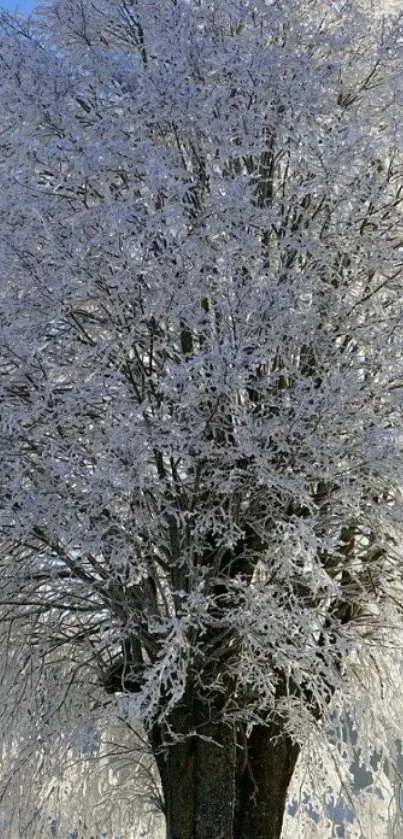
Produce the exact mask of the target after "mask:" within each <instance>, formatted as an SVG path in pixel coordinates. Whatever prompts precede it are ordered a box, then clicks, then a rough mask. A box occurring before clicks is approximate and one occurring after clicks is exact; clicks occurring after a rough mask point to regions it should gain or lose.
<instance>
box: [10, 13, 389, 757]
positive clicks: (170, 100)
mask: <svg viewBox="0 0 403 839" xmlns="http://www.w3.org/2000/svg"><path fill="white" fill-rule="evenodd" d="M400 26H401V24H400V21H399V19H397V20H394V19H385V20H383V21H382V22H381V23H379V25H378V23H377V21H375V19H374V20H372V19H371V18H370V17H369V16H368V14H367V12H366V10H365V7H364V6H363V5H360V4H354V8H353V7H352V6H351V7H350V5H349V4H345V5H344V6H343V7H342V9H340V8H339V7H338V5H337V4H334V5H332V4H329V5H327V4H326V8H324V4H323V3H322V2H319V0H318V2H316V0H312V2H306V0H305V1H303V0H298V2H297V3H295V2H293V3H288V2H286V3H285V4H283V7H282V8H281V9H280V7H279V5H278V4H276V3H273V4H268V3H266V2H263V0H261V2H260V0H257V2H256V3H254V4H249V3H245V2H237V1H236V0H234V2H232V3H228V2H224V0H223V2H221V0H216V2H213V3H211V4H206V3H204V2H193V0H187V1H186V2H185V0H179V2H177V3H172V2H168V0H159V2H158V3H156V2H155V3H154V2H147V3H143V2H141V1H140V2H137V3H134V4H129V3H124V2H117V0H113V2H111V0H109V2H103V0H97V2H92V3H89V2H88V3H87V2H86V0H80V3H78V2H76V0H68V2H65V0H63V2H57V0H55V2H49V3H47V4H46V6H45V7H43V8H42V9H41V10H40V11H39V12H38V14H37V15H36V17H34V19H33V21H32V22H30V23H22V22H21V21H16V20H15V19H14V18H10V17H8V16H6V15H5V14H3V15H2V29H1V52H0V55H1V63H2V77H3V79H4V82H3V83H2V91H1V97H2V103H1V108H2V134H1V139H0V148H1V162H0V167H1V168H0V173H1V182H2V190H1V198H0V250H1V264H2V285H1V292H0V293H1V314H0V324H1V383H0V388H1V421H2V436H1V458H2V490H1V492H2V505H1V519H0V533H1V540H2V555H1V583H0V606H1V618H2V621H3V622H4V625H5V626H10V634H9V635H7V633H6V634H5V638H6V641H5V644H6V642H7V644H11V643H12V644H15V643H16V639H17V637H18V633H16V630H15V627H16V626H18V622H19V621H20V622H21V624H20V625H21V627H22V630H21V631H22V633H23V637H24V645H25V646H26V647H27V656H26V658H24V659H23V660H22V663H21V669H20V671H19V672H16V673H15V679H16V683H15V684H16V685H18V684H19V680H20V679H23V680H24V679H26V678H28V675H27V674H28V673H29V667H30V666H31V665H30V661H31V660H35V661H40V662H41V667H43V670H44V672H46V671H47V668H49V667H54V666H55V656H56V661H60V662H63V668H64V667H67V672H68V674H69V675H68V678H69V680H70V685H71V690H72V691H74V689H75V685H76V684H80V686H81V687H80V690H81V689H82V690H84V693H85V691H86V688H85V684H87V685H91V686H92V688H93V689H94V691H95V694H96V695H97V696H98V694H97V693H96V691H99V690H101V688H102V687H103V688H104V690H103V692H102V696H103V697H104V701H105V702H110V701H111V694H125V695H127V697H126V699H127V701H126V699H125V700H124V701H125V707H126V711H125V713H126V718H127V720H129V721H130V722H135V723H136V725H137V724H138V723H139V722H140V723H141V724H143V725H144V726H145V727H146V729H147V731H148V732H149V733H150V736H151V737H153V736H154V735H153V734H152V732H154V733H155V731H156V730H157V729H158V732H159V733H158V737H159V743H160V747H159V748H161V749H162V748H165V746H166V745H167V744H169V743H170V744H173V743H176V742H179V741H180V739H181V737H182V735H183V731H182V732H181V731H178V730H176V729H175V725H176V722H175V720H176V717H175V713H176V712H177V711H178V709H179V711H178V713H179V714H180V713H181V711H180V709H181V708H183V706H186V704H187V703H188V701H189V697H190V696H191V697H192V698H193V699H192V701H193V700H194V701H195V702H196V704H197V703H199V704H200V707H201V708H204V709H208V713H207V712H206V713H207V717H208V719H209V720H210V721H213V722H214V723H216V722H217V724H218V722H219V721H222V720H224V721H225V722H226V724H228V726H233V727H236V734H235V736H236V737H238V732H241V733H242V736H243V735H245V733H247V734H248V735H249V733H250V731H251V730H252V728H253V726H256V725H259V724H262V725H265V726H270V725H272V724H273V725H278V723H279V720H281V725H282V726H283V727H284V729H285V730H287V732H288V733H289V734H290V735H291V736H292V737H293V738H294V739H297V740H298V742H300V743H302V742H304V739H306V737H307V732H308V731H310V729H311V727H312V726H313V727H315V726H318V725H320V726H324V727H325V728H326V720H328V719H329V718H330V719H332V718H333V717H332V715H334V713H336V712H337V709H338V708H339V707H340V706H341V705H342V704H343V703H344V704H347V705H348V702H349V696H350V695H353V694H351V691H352V690H353V688H351V678H350V675H351V672H352V670H351V668H350V667H349V661H350V659H351V658H352V657H354V656H358V657H359V656H360V655H361V652H362V650H364V649H365V648H366V645H367V643H368V641H369V639H370V641H371V643H372V644H377V643H378V641H379V639H380V638H381V637H382V639H384V636H383V635H382V633H381V629H382V626H384V625H385V624H388V625H390V626H392V625H395V624H397V622H398V621H399V619H400V618H399V613H400V606H399V598H400V588H401V548H400V544H401V537H402V521H401V485H402V480H401V478H402V474H401V473H402V450H401V449H402V446H401V428H400V424H401V410H400V402H401V383H402V318H401V269H402V259H401V251H402V226H401V202H402V195H401V173H402V153H401V147H402V136H401V134H402V132H401V119H400V114H401V106H402V102H401V98H402V97H401V90H403V86H402V84H401V75H400V74H401V66H402V65H401V28H400ZM394 604H395V606H396V608H395V610H394V611H393V609H392V606H393V605H394ZM7 639H8V640H7ZM83 673H85V674H86V679H87V680H88V681H87V682H86V680H85V679H82V674H83ZM77 674H79V676H80V678H78V675H77ZM92 688H91V690H92ZM87 693H88V689H87ZM95 694H94V696H95ZM88 695H91V696H92V693H91V691H90V692H89V693H88ZM96 701H99V700H98V699H97V700H96ZM94 702H95V699H94ZM335 709H336V710H335ZM203 713H204V712H203ZM196 723H197V721H196V722H195V721H194V720H193V723H192V725H190V727H189V728H188V729H187V730H186V732H185V735H186V737H187V736H195V731H196V729H194V728H193V727H192V726H193V724H194V725H196ZM178 725H179V723H178ZM197 725H200V730H201V733H202V734H203V724H202V723H200V721H199V722H198V723H197ZM198 730H199V729H197V731H198ZM234 730H235V729H234ZM197 731H196V733H197ZM240 742H242V737H241V741H240ZM154 744H155V740H154Z"/></svg>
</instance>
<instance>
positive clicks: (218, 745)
mask: <svg viewBox="0 0 403 839" xmlns="http://www.w3.org/2000/svg"><path fill="white" fill-rule="evenodd" d="M170 729H171V733H172V731H175V735H176V737H175V740H176V742H174V743H171V744H170V745H169V746H168V745H164V743H163V742H161V737H162V733H161V730H160V729H159V730H156V731H155V732H154V734H153V748H154V754H155V756H156V759H157V763H158V768H159V771H160V776H161V782H162V788H163V793H164V801H165V817H166V828H167V833H166V839H280V837H281V830H282V824H283V817H284V810H285V806H286V800H287V791H288V786H289V783H290V780H291V778H292V775H293V772H294V769H295V764H296V762H297V759H298V755H299V746H298V745H296V744H295V743H293V742H292V741H291V740H290V738H289V737H288V736H287V734H286V733H285V732H284V729H283V725H282V723H281V720H277V721H275V722H272V723H271V725H270V726H268V727H263V726H256V727H255V728H254V729H253V731H252V734H251V735H250V737H249V739H248V741H247V745H244V747H243V749H242V744H241V745H240V744H239V742H238V749H237V747H236V742H235V732H234V729H233V728H231V727H230V726H227V725H224V724H215V723H213V722H211V721H209V720H206V721H205V722H203V721H202V720H201V715H200V707H199V709H198V711H197V712H196V713H195V707H194V705H193V706H192V705H190V704H188V705H187V706H185V705H184V706H182V707H181V709H177V710H176V711H175V714H174V715H173V717H172V719H171V720H170ZM192 731H197V735H196V736H194V735H193V736H192V734H191V732H192Z"/></svg>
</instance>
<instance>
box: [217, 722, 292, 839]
mask: <svg viewBox="0 0 403 839" xmlns="http://www.w3.org/2000/svg"><path fill="white" fill-rule="evenodd" d="M299 752H300V747H299V746H298V744H296V743H293V742H292V740H291V739H290V737H289V736H288V735H287V734H286V733H285V732H284V726H283V723H282V721H281V720H280V719H277V720H274V721H273V722H272V723H271V725H269V726H267V727H264V726H259V725H258V726H255V728H254V729H253V731H252V733H251V735H250V737H249V738H248V741H247V746H246V747H245V755H244V756H245V760H243V761H241V766H240V769H239V771H238V776H237V801H236V813H235V821H234V829H233V834H232V837H233V839H280V837H281V830H282V825H283V818H284V811H285V806H286V800H287V791H288V786H289V783H290V781H291V778H292V775H293V772H294V769H295V765H296V762H297V760H298V755H299Z"/></svg>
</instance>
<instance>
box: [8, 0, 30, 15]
mask: <svg viewBox="0 0 403 839" xmlns="http://www.w3.org/2000/svg"><path fill="white" fill-rule="evenodd" d="M34 5H35V2H34V0H0V6H2V7H3V9H8V11H10V12H15V10H16V9H17V10H18V11H19V12H30V11H31V9H33V7H34Z"/></svg>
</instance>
